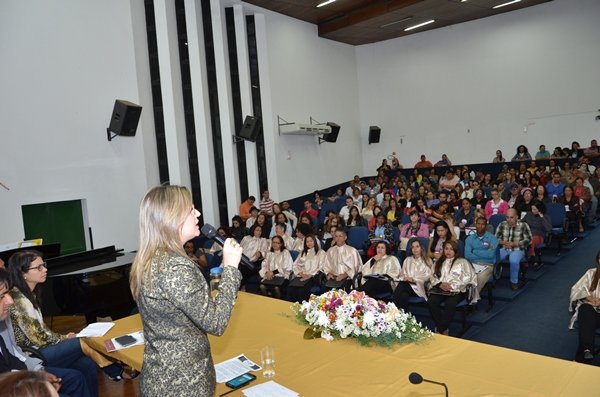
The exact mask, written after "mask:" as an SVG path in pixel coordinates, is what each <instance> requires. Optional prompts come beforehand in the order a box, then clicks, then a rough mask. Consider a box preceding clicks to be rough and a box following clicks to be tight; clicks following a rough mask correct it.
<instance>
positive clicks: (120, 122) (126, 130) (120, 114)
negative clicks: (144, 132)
mask: <svg viewBox="0 0 600 397" xmlns="http://www.w3.org/2000/svg"><path fill="white" fill-rule="evenodd" d="M141 114H142V107H141V106H140V105H136V104H135V103H131V102H129V101H123V100H121V99H117V100H116V101H115V106H114V108H113V112H112V117H111V118H110V125H109V126H108V131H107V132H108V133H109V134H110V132H111V131H112V132H114V133H115V134H117V135H121V136H135V132H136V130H137V125H138V122H139V121H140V115H141ZM109 141H110V135H109Z"/></svg>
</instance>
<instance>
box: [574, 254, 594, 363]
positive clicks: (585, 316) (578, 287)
mask: <svg viewBox="0 0 600 397" xmlns="http://www.w3.org/2000/svg"><path fill="white" fill-rule="evenodd" d="M598 279H600V251H598V253H597V254H596V263H595V267H593V268H591V269H589V270H588V271H586V272H585V274H584V275H583V276H582V277H581V278H580V279H579V280H578V281H577V282H576V283H575V285H573V287H572V288H571V297H570V305H569V311H572V312H574V313H573V316H572V317H571V322H570V324H569V328H570V329H573V328H574V325H575V321H577V325H578V327H577V329H578V332H579V345H578V346H577V350H576V352H575V361H578V362H580V363H586V364H591V363H592V361H593V360H594V354H595V343H594V341H595V339H596V329H598V328H600V288H598Z"/></svg>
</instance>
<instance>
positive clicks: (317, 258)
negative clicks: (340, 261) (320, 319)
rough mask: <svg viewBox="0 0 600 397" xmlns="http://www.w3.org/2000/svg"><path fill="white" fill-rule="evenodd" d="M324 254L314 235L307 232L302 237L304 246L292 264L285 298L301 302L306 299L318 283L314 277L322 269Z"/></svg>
mask: <svg viewBox="0 0 600 397" xmlns="http://www.w3.org/2000/svg"><path fill="white" fill-rule="evenodd" d="M325 255H326V254H325V251H324V250H322V249H321V248H320V247H319V241H318V240H317V239H316V237H315V236H314V235H312V234H307V235H306V237H305V238H304V247H303V248H302V250H301V252H300V255H298V258H296V261H295V262H294V264H293V266H292V273H293V278H292V280H291V281H290V283H289V284H288V288H287V294H286V300H288V301H290V302H302V301H303V300H306V299H308V297H309V295H310V289H311V288H312V287H313V285H315V284H316V283H318V280H316V277H318V274H320V272H321V271H322V270H323V266H324V264H325Z"/></svg>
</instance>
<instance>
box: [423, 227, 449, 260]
mask: <svg viewBox="0 0 600 397" xmlns="http://www.w3.org/2000/svg"><path fill="white" fill-rule="evenodd" d="M451 239H452V232H451V231H450V227H449V226H448V224H447V223H446V222H445V221H441V220H440V221H438V222H437V223H436V224H435V225H434V227H433V237H432V238H431V244H429V252H428V256H429V257H430V258H431V259H433V261H436V260H438V259H439V258H440V257H442V254H443V250H444V243H445V242H446V241H449V240H451Z"/></svg>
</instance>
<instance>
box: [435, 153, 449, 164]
mask: <svg viewBox="0 0 600 397" xmlns="http://www.w3.org/2000/svg"><path fill="white" fill-rule="evenodd" d="M434 167H452V162H451V161H450V159H449V158H448V156H446V154H442V159H441V160H439V161H438V162H437V163H435V165H434Z"/></svg>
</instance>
